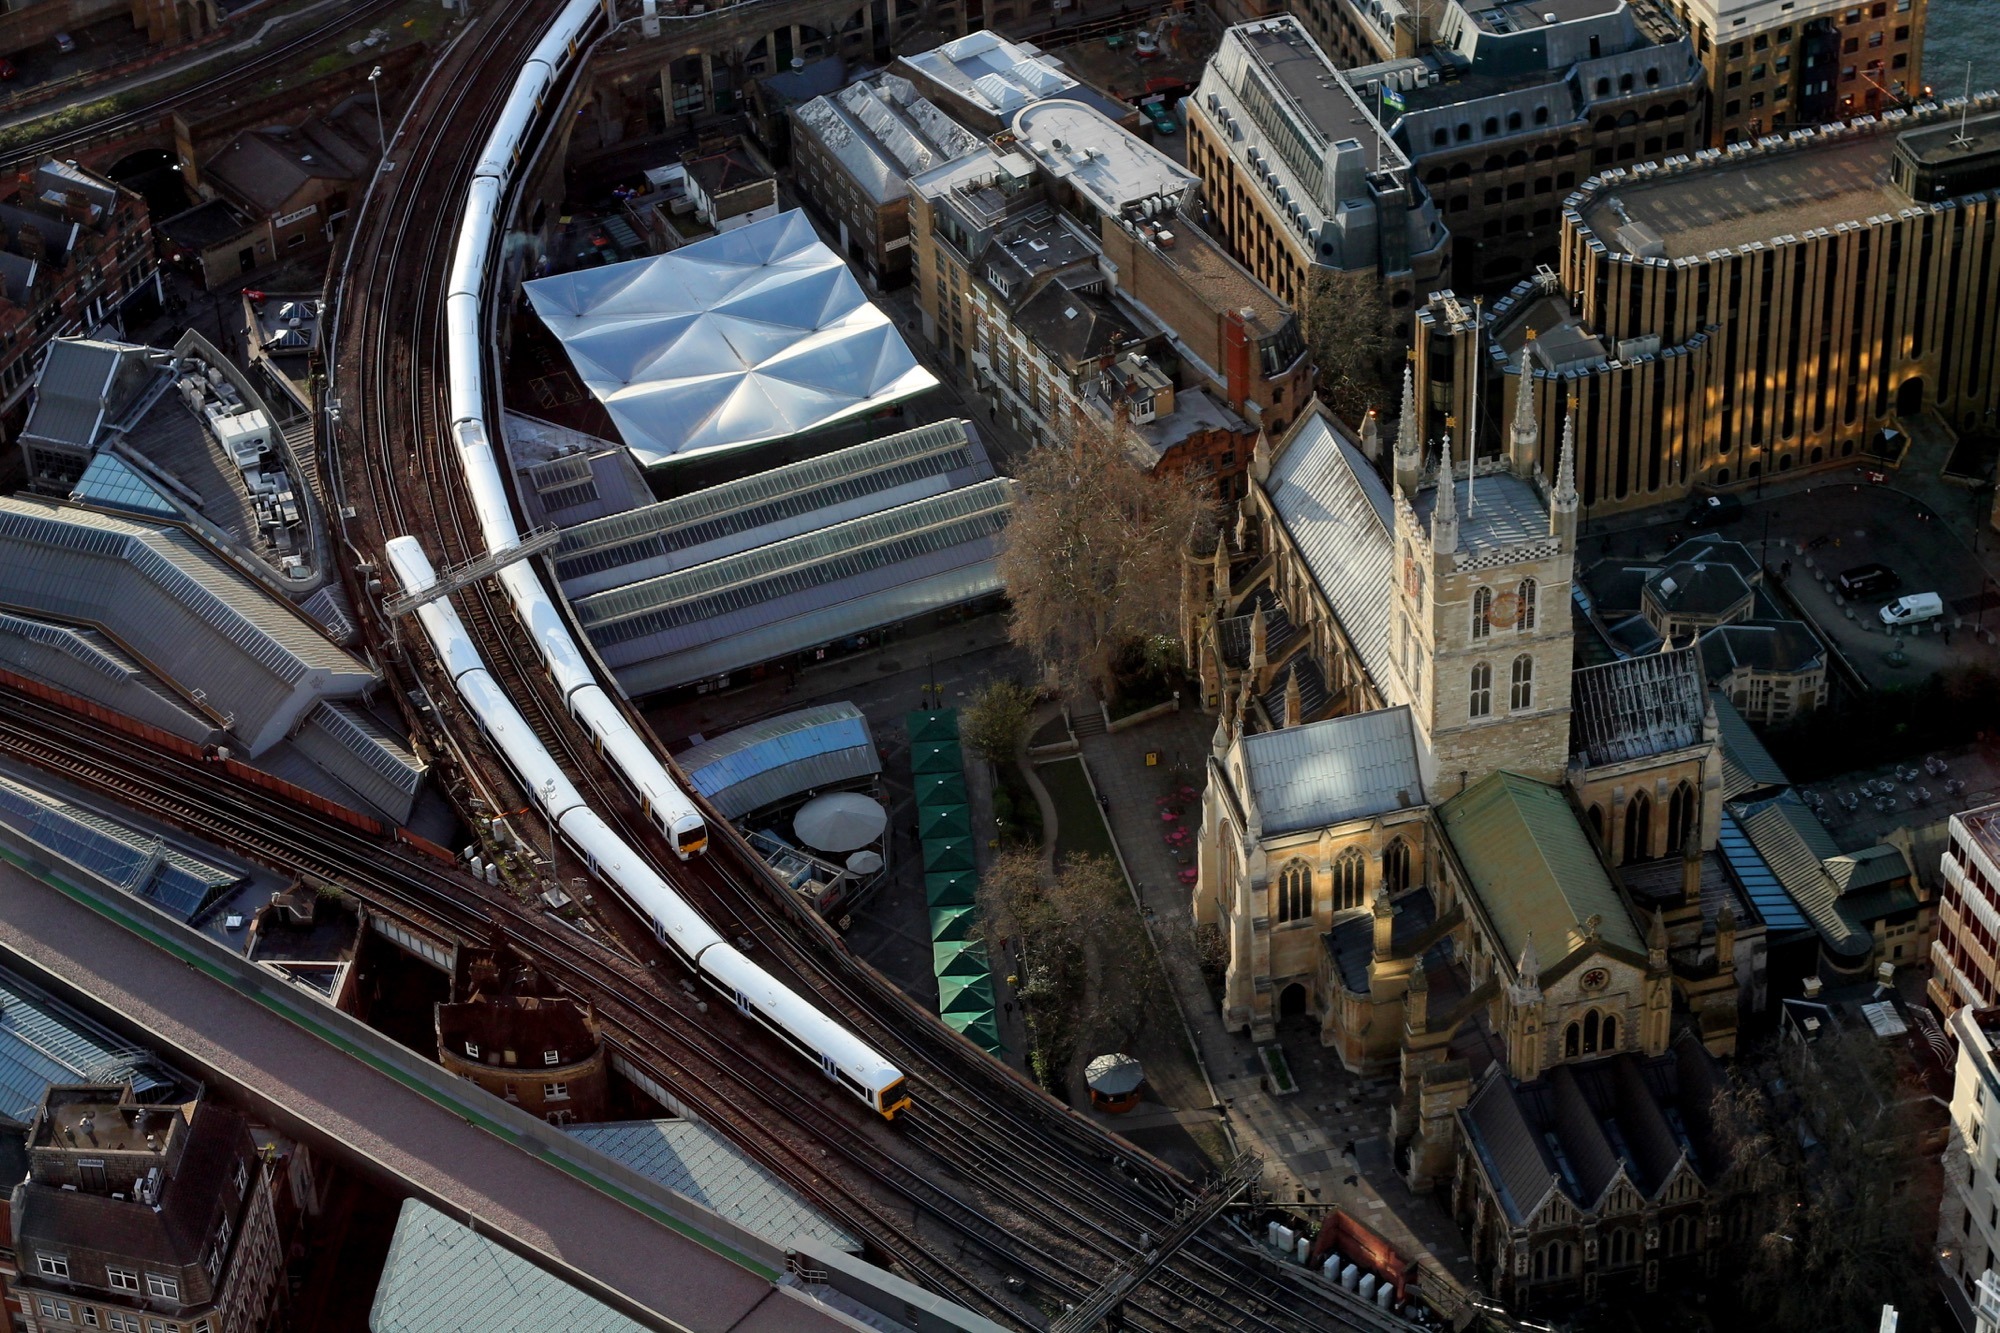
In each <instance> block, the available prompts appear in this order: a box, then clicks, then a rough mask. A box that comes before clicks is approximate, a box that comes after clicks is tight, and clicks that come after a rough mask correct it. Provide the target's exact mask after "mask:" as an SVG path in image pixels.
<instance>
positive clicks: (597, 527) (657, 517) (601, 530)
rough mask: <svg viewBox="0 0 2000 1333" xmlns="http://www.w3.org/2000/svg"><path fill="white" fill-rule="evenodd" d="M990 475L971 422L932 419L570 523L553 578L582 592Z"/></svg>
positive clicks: (713, 557) (793, 534)
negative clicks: (911, 427)
mask: <svg viewBox="0 0 2000 1333" xmlns="http://www.w3.org/2000/svg"><path fill="white" fill-rule="evenodd" d="M992 476H993V465H992V464H991V462H989V461H988V460H987V457H986V451H985V450H984V449H983V448H981V447H980V445H979V442H978V440H977V439H976V438H975V437H974V436H973V434H972V431H971V428H970V424H969V423H967V422H964V421H940V422H934V423H932V424H931V425H928V426H922V427H919V428H918V429H916V430H912V431H902V432H899V433H897V434H895V435H887V436H884V437H882V438H881V439H877V440H870V441H868V442H867V443H866V444H859V445H855V446H854V447H852V448H849V449H839V450H835V451H834V452H833V453H830V454H823V455H821V456H820V457H818V458H809V459H806V460H804V461H802V462H798V463H792V464H788V465H787V466H785V467H780V468H773V469H771V470H770V471H767V472H759V473H755V474H753V475H751V476H748V477H743V478H741V479H739V480H737V481H732V482H728V483H725V484H724V485H721V486H711V487H708V488H706V489H704V490H699V491H695V492H694V493H692V494H690V495H684V496H680V497H678V498H676V499H672V500H664V501H661V502H660V503H658V504H651V505H644V506H641V507H640V508H638V509H631V510H627V511H625V512H624V513H620V514H613V515H611V516H609V517H606V518H600V519H595V520H593V521H591V522H588V523H579V524H577V525H576V526H574V527H570V528H566V529H564V530H563V536H562V544H561V545H560V546H559V547H558V548H557V552H556V577H557V578H558V579H560V580H561V581H562V584H563V590H564V592H565V593H567V594H568V595H569V596H570V597H571V598H581V597H587V596H591V595H593V594H595V593H599V592H604V591H606V590H608V589H611V588H615V587H618V586H621V585H623V584H628V583H633V582H636V581H638V580H641V579H646V578H651V577H655V576H657V575H661V574H667V573H671V572H673V571H674V570H677V569H683V568H686V567H688V566H690V565H695V564H700V563H703V562H705V561H709V560H718V559H722V558H724V557H727V556H731V555H736V554H740V553H741V552H744V551H748V550H751V549H754V548H756V547H759V546H766V545H769V544H771V543H772V542H777V541H783V540H785V539H786V538H790V537H798V536H803V535H805V534H808V533H812V532H817V531H819V530H821V529H823V528H827V527H831V526H833V525H835V524H838V523H844V522H847V521H849V520H851V519H856V518H863V517H866V516H867V515H869V514H873V513H878V512H881V511H883V510H886V509H893V508H896V507H899V506H901V505H906V504H912V503H915V502H916V501H918V500H923V499H927V498H929V497H930V496H933V495H937V494H941V493H943V492H945V491H950V490H955V489H957V488H959V487H961V486H966V485H970V484H972V483H975V482H980V481H986V480H988V479H990V478H991V477H992Z"/></svg>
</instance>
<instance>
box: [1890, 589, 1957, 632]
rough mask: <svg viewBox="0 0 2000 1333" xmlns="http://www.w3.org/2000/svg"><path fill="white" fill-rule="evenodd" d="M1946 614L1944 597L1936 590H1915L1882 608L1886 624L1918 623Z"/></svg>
mask: <svg viewBox="0 0 2000 1333" xmlns="http://www.w3.org/2000/svg"><path fill="white" fill-rule="evenodd" d="M1943 614H1944V598H1942V597H1940V596H1938V595H1937V594H1936V593H1934V592H1913V593H1909V594H1907V595H1906V596H1902V597H1898V598H1897V599H1896V600H1895V601H1893V602H1891V603H1889V604H1888V605H1887V606H1885V607H1883V608H1882V623H1883V624H1885V625H1917V624H1922V623H1923V622H1924V621H1926V620H1936V619H1937V618H1938V617H1939V616H1941V615H1943Z"/></svg>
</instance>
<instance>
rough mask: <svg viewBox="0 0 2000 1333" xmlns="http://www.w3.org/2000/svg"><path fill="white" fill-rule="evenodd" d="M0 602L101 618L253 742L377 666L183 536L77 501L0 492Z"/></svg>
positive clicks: (359, 683) (67, 616) (61, 616)
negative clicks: (290, 713)
mask: <svg viewBox="0 0 2000 1333" xmlns="http://www.w3.org/2000/svg"><path fill="white" fill-rule="evenodd" d="M0 603H5V604H10V605H12V606H16V607H20V608H23V609H26V610H29V611H33V612H38V613H42V614H46V615H49V616H52V617H54V618H56V619H58V620H68V621H84V622H89V623H92V624H99V625H103V626H105V627H106V628H108V629H109V630H111V631H112V632H113V633H115V634H116V635H117V636H118V637H119V638H120V639H121V640H122V641H123V642H124V643H126V644H128V645H130V646H131V648H132V650H133V651H134V652H135V653H138V654H140V655H141V656H143V657H144V659H145V660H146V662H147V663H148V664H149V665H150V666H151V667H153V668H154V669H155V670H157V671H159V672H160V673H162V674H163V675H166V676H168V677H170V678H171V679H173V680H174V681H175V682H176V683H177V684H178V685H179V686H180V687H181V688H182V689H183V690H185V691H186V692H188V693H190V694H193V693H195V692H196V691H199V692H201V694H202V695H204V696H205V697H206V698H207V699H208V701H209V702H210V704H211V706H213V707H215V708H216V709H218V710H220V711H224V712H229V713H233V714H234V715H235V718H236V723H235V727H234V730H235V731H236V732H237V734H238V735H239V736H241V737H242V738H243V739H244V740H245V741H246V742H248V743H251V744H253V745H256V744H258V741H257V737H258V734H259V732H260V731H262V730H263V728H264V727H265V726H266V725H267V723H269V722H270V721H271V720H272V719H273V717H274V716H280V715H282V714H283V713H284V712H285V711H286V710H287V709H289V708H292V707H296V706H297V705H298V704H299V702H300V700H299V697H298V696H300V695H301V694H305V693H310V692H326V693H345V692H351V691H358V690H359V689H361V688H362V687H364V686H365V685H366V684H367V683H368V682H369V681H371V680H372V679H374V674H375V673H374V672H373V670H372V669H370V667H369V666H368V664H367V663H365V662H363V661H362V660H361V659H359V658H357V657H355V656H354V655H352V654H351V653H348V652H346V651H345V650H343V649H341V648H340V647H339V646H338V645H336V644H334V643H333V642H332V641H330V640H329V639H327V638H326V636H325V635H323V634H322V633H320V631H319V630H318V628H317V627H316V626H315V625H313V624H312V623H311V622H310V621H308V620H306V619H305V618H304V617H302V616H301V615H299V614H298V613H296V612H295V611H294V610H293V609H292V608H291V607H290V606H288V605H286V604H284V603H282V602H281V601H279V600H278V598H277V597H275V596H274V595H273V594H271V593H270V592H268V591H266V590H265V589H264V588H263V587H262V586H261V585H260V584H257V583H256V582H254V581H253V580H251V579H250V578H248V577H247V576H245V575H243V574H240V573H238V572H237V571H236V570H235V569H233V568H232V567H230V566H229V565H227V564H226V563H224V562H223V560H222V559H221V558H220V557H219V556H216V555H215V554H214V553H213V552H211V551H209V550H208V548H206V547H205V546H203V545H202V544H201V542H200V541H199V540H197V539H196V538H195V537H194V536H192V535H191V534H190V533H188V532H186V531H184V530H182V529H180V528H174V527H166V526H158V525H154V524H150V523H146V522H142V521H140V520H138V519H134V518H124V517H119V516H116V515H112V514H103V513H98V512H95V511H93V510H88V509H81V508H78V507H76V506H74V505H64V504H57V503H54V502H51V501H46V500H38V499H33V498H30V497H25V496H11V497H0ZM268 743H269V738H267V739H266V740H265V741H264V742H263V744H268ZM260 748H261V746H260Z"/></svg>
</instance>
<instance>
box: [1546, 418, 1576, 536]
mask: <svg viewBox="0 0 2000 1333" xmlns="http://www.w3.org/2000/svg"><path fill="white" fill-rule="evenodd" d="M1576 507H1577V496H1576V399H1574V398H1572V399H1570V400H1569V411H1568V412H1567V413H1566V414H1565V415H1564V416H1563V438H1562V456H1561V458H1560V460H1559V461H1558V462H1557V463H1556V484H1555V489H1554V490H1553V491H1552V492H1550V494H1549V535H1550V536H1552V537H1560V538H1561V539H1562V543H1563V545H1564V547H1566V548H1567V547H1574V546H1575V545H1576Z"/></svg>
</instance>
